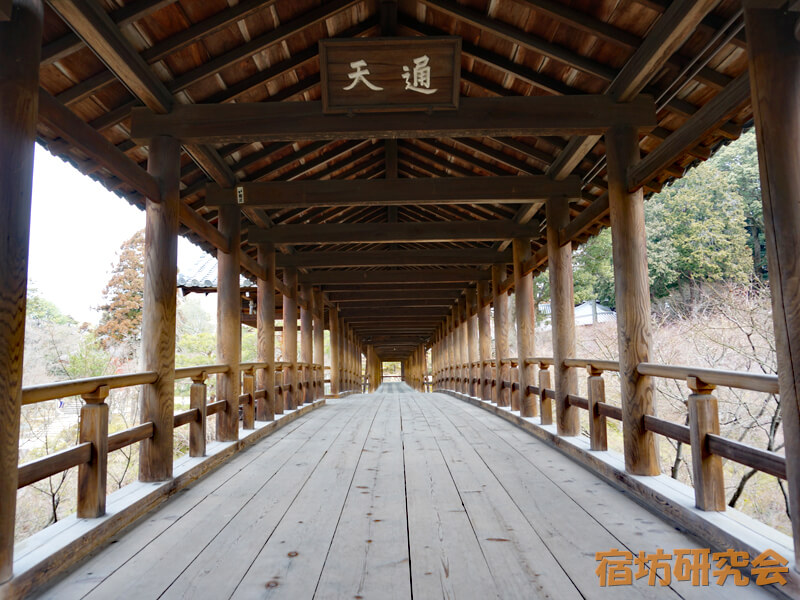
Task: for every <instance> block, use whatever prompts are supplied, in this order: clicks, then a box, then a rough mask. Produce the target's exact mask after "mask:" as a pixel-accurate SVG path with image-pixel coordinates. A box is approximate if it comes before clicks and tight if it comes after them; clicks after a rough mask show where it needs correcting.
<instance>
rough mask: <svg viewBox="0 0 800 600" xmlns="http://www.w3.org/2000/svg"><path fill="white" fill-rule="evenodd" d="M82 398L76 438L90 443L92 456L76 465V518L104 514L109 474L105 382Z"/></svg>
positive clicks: (106, 389) (106, 392)
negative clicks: (78, 430)
mask: <svg viewBox="0 0 800 600" xmlns="http://www.w3.org/2000/svg"><path fill="white" fill-rule="evenodd" d="M81 398H82V399H83V401H84V405H83V406H81V421H80V435H79V438H78V441H79V442H80V443H81V444H83V443H84V442H90V443H91V444H92V458H91V459H90V460H89V462H88V463H84V464H82V465H80V466H79V467H78V518H79V519H93V518H95V517H102V516H103V515H104V514H106V479H107V477H108V404H106V403H105V400H106V398H108V386H107V385H101V386H100V387H98V388H97V389H96V390H95V391H93V392H90V393H88V394H83V395H82V396H81Z"/></svg>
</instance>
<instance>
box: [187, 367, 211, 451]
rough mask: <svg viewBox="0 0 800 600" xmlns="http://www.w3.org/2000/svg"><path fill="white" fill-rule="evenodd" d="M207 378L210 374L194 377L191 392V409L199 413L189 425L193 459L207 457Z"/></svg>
mask: <svg viewBox="0 0 800 600" xmlns="http://www.w3.org/2000/svg"><path fill="white" fill-rule="evenodd" d="M207 378H208V373H206V372H205V371H203V372H202V373H200V375H198V376H197V377H192V387H191V388H190V390H189V408H192V409H197V411H198V413H199V416H198V417H197V420H196V421H192V422H191V423H189V456H192V457H198V456H205V455H206V414H207V413H206V404H207V402H206V395H207V393H208V388H207V387H206V379H207Z"/></svg>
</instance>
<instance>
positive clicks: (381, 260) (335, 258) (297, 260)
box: [277, 248, 511, 268]
mask: <svg viewBox="0 0 800 600" xmlns="http://www.w3.org/2000/svg"><path fill="white" fill-rule="evenodd" d="M496 262H506V263H510V262H511V253H510V252H504V253H499V254H498V253H497V252H496V251H494V250H492V249H490V248H488V249H483V248H458V249H455V248H453V249H451V248H432V249H430V250H389V251H386V252H379V251H365V252H357V251H356V252H335V251H331V252H295V253H294V254H282V255H280V256H278V258H277V266H278V268H283V267H296V268H307V267H379V266H384V267H403V266H428V265H490V264H492V263H496Z"/></svg>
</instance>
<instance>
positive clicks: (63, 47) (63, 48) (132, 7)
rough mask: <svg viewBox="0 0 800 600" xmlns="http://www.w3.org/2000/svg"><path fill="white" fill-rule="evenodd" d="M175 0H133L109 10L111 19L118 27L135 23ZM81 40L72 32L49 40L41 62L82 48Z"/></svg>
mask: <svg viewBox="0 0 800 600" xmlns="http://www.w3.org/2000/svg"><path fill="white" fill-rule="evenodd" d="M175 2H176V0H135V1H134V2H129V3H128V4H126V5H125V6H121V7H120V8H117V9H114V10H113V11H111V13H110V16H111V20H112V21H113V22H114V23H116V25H117V26H118V27H123V26H125V25H130V24H131V23H135V22H136V21H139V20H141V19H143V18H145V17H146V16H147V15H150V14H152V13H154V12H155V11H157V10H160V9H162V8H164V7H165V6H169V5H170V4H174V3H175ZM83 47H84V45H83V41H81V39H80V38H79V37H78V36H77V35H75V34H74V33H72V32H69V33H67V34H64V35H62V36H61V37H60V38H58V39H56V40H54V41H52V42H49V43H48V44H47V45H46V46H43V47H42V64H43V65H49V64H51V63H54V62H55V61H57V60H61V59H62V58H65V57H67V56H69V55H70V54H73V53H75V52H77V51H78V50H80V49H81V48H83Z"/></svg>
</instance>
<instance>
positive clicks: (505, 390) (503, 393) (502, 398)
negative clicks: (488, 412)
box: [497, 359, 513, 410]
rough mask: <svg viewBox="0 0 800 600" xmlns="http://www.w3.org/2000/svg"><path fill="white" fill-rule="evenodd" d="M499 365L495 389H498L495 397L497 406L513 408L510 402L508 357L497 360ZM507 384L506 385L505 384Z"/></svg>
mask: <svg viewBox="0 0 800 600" xmlns="http://www.w3.org/2000/svg"><path fill="white" fill-rule="evenodd" d="M497 362H498V364H499V365H500V366H499V369H498V371H499V373H500V375H499V376H498V381H497V389H498V390H499V393H498V398H497V406H508V407H511V409H512V410H513V405H512V404H511V387H510V384H511V361H510V360H509V359H501V360H498V361H497ZM507 384H508V385H507Z"/></svg>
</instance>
